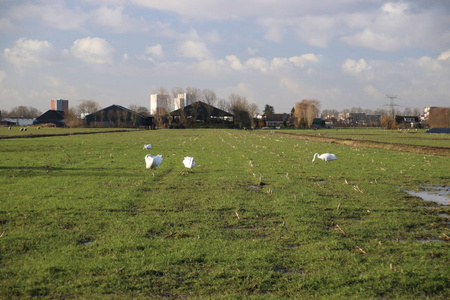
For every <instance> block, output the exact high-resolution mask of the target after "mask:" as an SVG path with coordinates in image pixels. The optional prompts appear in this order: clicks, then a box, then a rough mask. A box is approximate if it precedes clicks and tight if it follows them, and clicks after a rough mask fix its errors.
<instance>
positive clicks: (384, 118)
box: [1, 87, 450, 128]
mask: <svg viewBox="0 0 450 300" xmlns="http://www.w3.org/2000/svg"><path fill="white" fill-rule="evenodd" d="M152 93H153V94H160V95H166V96H167V101H168V102H167V103H166V105H165V107H158V109H157V110H156V113H155V114H154V115H153V116H154V120H155V123H156V125H157V126H158V127H162V126H165V125H166V124H167V122H170V114H169V113H170V110H171V109H172V108H173V107H174V99H175V98H177V97H178V95H179V94H183V93H186V94H189V95H190V100H191V104H194V103H196V102H198V101H201V102H204V103H207V104H209V105H210V106H214V107H217V108H219V109H220V110H222V111H225V112H228V113H231V114H233V115H234V124H236V126H238V127H240V128H242V127H252V128H253V127H256V126H260V127H262V126H264V125H265V119H266V118H267V116H270V115H274V114H275V109H274V107H273V106H271V105H269V104H266V105H265V107H264V110H263V111H262V119H257V116H258V114H259V108H258V106H257V105H256V104H254V103H250V102H249V101H248V100H247V98H246V97H245V96H241V95H238V94H236V93H232V94H230V95H229V97H228V100H226V99H222V98H219V97H217V95H216V93H215V92H214V91H213V90H211V89H203V90H201V89H199V88H194V87H188V88H186V89H183V88H180V87H173V88H172V89H171V91H170V92H169V91H168V90H167V89H165V88H163V87H159V88H157V89H154V90H153V91H152ZM193 107H194V108H195V106H193ZM128 108H129V109H130V110H131V111H133V112H136V113H139V114H141V115H144V116H150V112H149V109H148V108H147V107H145V106H139V105H130V106H129V107H128ZM320 108H321V103H320V101H319V100H317V99H303V100H301V101H299V102H297V103H296V104H295V106H294V107H293V108H292V110H291V112H290V122H289V123H290V124H292V125H293V126H295V127H296V128H311V127H312V126H313V122H314V119H316V118H321V119H322V120H326V121H329V122H333V123H334V124H336V125H338V126H339V125H345V124H344V123H345V120H344V121H343V120H342V119H341V120H339V116H342V115H348V114H351V113H364V114H366V115H368V116H370V115H377V116H380V121H378V122H375V123H371V124H365V125H368V126H370V125H372V126H383V127H386V128H395V126H396V124H395V120H394V118H393V116H391V115H390V113H389V110H388V109H387V108H385V109H384V108H379V109H374V110H372V109H363V108H361V107H352V108H350V109H343V110H341V111H338V110H336V109H324V110H322V111H321V110H320ZM101 109H102V107H101V106H100V104H99V103H98V102H96V101H94V100H81V102H80V103H79V104H78V105H77V106H76V107H72V108H70V109H69V112H67V115H66V116H65V119H66V123H67V125H68V126H71V127H74V126H83V118H84V116H86V115H88V114H91V113H94V112H96V111H99V110H101ZM394 112H395V115H402V116H419V115H420V114H421V113H422V111H421V110H420V109H418V108H409V107H406V108H404V109H403V110H400V109H399V108H395V109H394ZM41 114H42V112H40V111H39V110H38V109H36V108H34V107H31V106H17V107H15V108H13V109H12V110H11V111H6V110H1V117H2V118H27V119H33V118H36V117H38V116H40V115H41ZM448 114H449V109H445V108H444V109H443V110H438V109H436V110H434V111H433V112H432V114H430V120H429V122H428V123H429V125H430V127H433V126H436V124H444V125H445V124H447V125H446V126H447V127H448V126H450V124H448V123H449V122H450V117H449V116H448ZM194 119H195V118H194ZM179 120H181V121H182V122H188V120H187V119H186V118H183V115H182V114H181V115H180V119H179ZM190 122H192V120H190ZM194 122H195V120H194ZM340 122H341V123H340ZM435 123H436V124H435Z"/></svg>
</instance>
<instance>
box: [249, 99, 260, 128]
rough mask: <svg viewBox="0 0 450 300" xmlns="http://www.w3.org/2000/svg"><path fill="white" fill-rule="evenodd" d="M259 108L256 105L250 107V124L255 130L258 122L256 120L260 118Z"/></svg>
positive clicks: (252, 104) (251, 104)
mask: <svg viewBox="0 0 450 300" xmlns="http://www.w3.org/2000/svg"><path fill="white" fill-rule="evenodd" d="M258 113H259V108H258V105H256V104H255V103H250V104H249V105H248V114H249V115H250V124H251V126H252V128H255V125H256V122H255V119H256V117H257V116H258Z"/></svg>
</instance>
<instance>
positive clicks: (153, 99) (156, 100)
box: [150, 94, 171, 115]
mask: <svg viewBox="0 0 450 300" xmlns="http://www.w3.org/2000/svg"><path fill="white" fill-rule="evenodd" d="M158 107H162V108H165V109H167V110H170V108H171V107H170V96H169V95H160V94H151V95H150V114H151V115H154V114H155V113H156V110H157V109H158Z"/></svg>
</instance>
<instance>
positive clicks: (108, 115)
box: [84, 104, 153, 128]
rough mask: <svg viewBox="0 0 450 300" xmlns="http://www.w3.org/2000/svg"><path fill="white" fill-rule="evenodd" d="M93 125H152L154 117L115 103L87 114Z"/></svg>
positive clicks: (89, 123) (87, 120)
mask: <svg viewBox="0 0 450 300" xmlns="http://www.w3.org/2000/svg"><path fill="white" fill-rule="evenodd" d="M84 120H85V122H86V125H88V126H91V127H148V128H150V127H152V125H153V117H150V116H145V115H142V114H140V113H137V112H135V111H132V110H131V109H128V108H126V107H123V106H120V105H116V104H113V105H111V106H108V107H106V108H103V109H100V110H98V111H96V112H93V113H91V114H89V115H86V116H85V119H84Z"/></svg>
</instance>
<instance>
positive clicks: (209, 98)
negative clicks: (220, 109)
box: [202, 89, 217, 106]
mask: <svg viewBox="0 0 450 300" xmlns="http://www.w3.org/2000/svg"><path fill="white" fill-rule="evenodd" d="M202 93H203V99H204V100H205V103H207V104H209V105H211V106H215V105H216V102H217V96H216V93H215V92H214V91H213V90H210V89H204V90H203V91H202Z"/></svg>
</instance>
